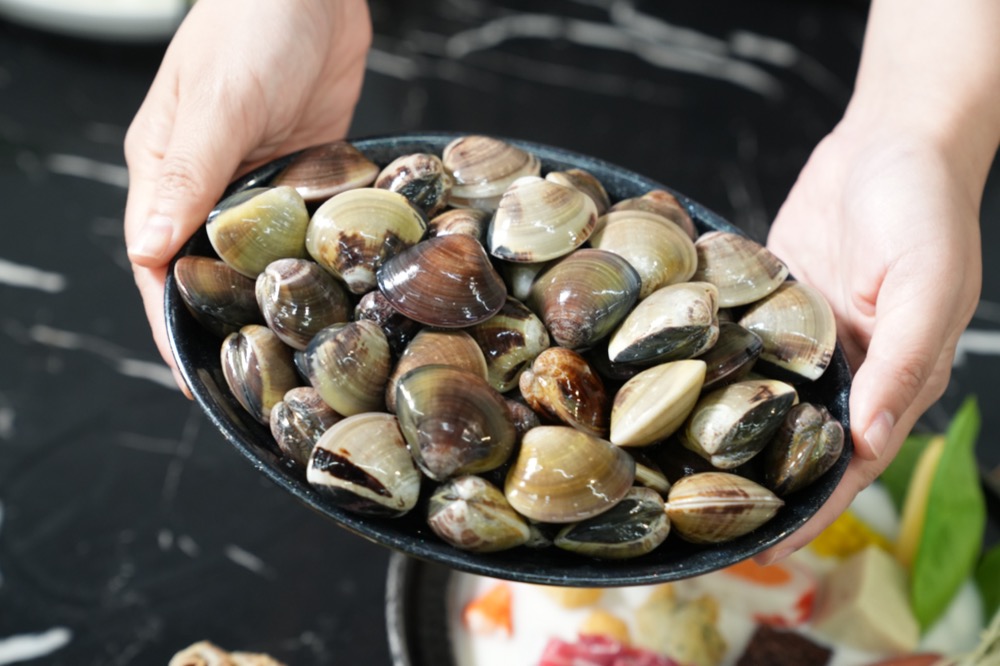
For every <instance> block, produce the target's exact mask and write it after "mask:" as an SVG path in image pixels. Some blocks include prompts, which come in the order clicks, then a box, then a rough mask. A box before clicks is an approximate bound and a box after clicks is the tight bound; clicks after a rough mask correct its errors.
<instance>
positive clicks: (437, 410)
mask: <svg viewBox="0 0 1000 666" xmlns="http://www.w3.org/2000/svg"><path fill="white" fill-rule="evenodd" d="M396 413H397V416H398V418H399V425H400V429H401V430H402V431H403V437H405V438H406V443H407V445H408V446H409V449H410V453H411V454H412V455H413V458H414V460H416V463H417V465H418V466H419V467H420V469H421V470H423V472H424V473H425V474H426V475H427V476H429V477H431V478H432V479H435V480H437V481H443V480H444V479H447V478H450V477H452V476H457V475H462V474H477V473H479V472H486V471H489V470H491V469H494V468H496V467H499V466H500V465H502V464H503V463H504V462H506V461H507V458H509V457H510V453H511V451H512V450H513V448H514V444H515V442H516V440H517V431H516V430H515V428H514V423H513V421H512V419H511V415H510V410H509V409H508V408H507V403H506V402H505V401H504V398H503V396H501V395H500V394H499V393H497V392H496V391H494V390H493V389H492V388H490V385H489V384H487V383H486V380H485V379H483V378H482V377H480V376H478V375H474V374H472V373H471V372H468V371H467V370H462V369H460V368H453V367H450V366H446V365H424V366H420V367H418V368H416V369H414V370H411V371H410V372H408V373H406V374H405V375H403V376H402V378H400V380H399V383H398V384H397V385H396Z"/></svg>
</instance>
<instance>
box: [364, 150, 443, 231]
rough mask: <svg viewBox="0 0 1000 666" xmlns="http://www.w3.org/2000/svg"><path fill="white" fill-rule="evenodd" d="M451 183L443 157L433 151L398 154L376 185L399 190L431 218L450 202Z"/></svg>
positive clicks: (378, 178) (381, 174) (395, 190)
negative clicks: (433, 153) (399, 155)
mask: <svg viewBox="0 0 1000 666" xmlns="http://www.w3.org/2000/svg"><path fill="white" fill-rule="evenodd" d="M451 183H452V181H451V176H449V175H448V173H447V172H446V171H445V168H444V164H442V163H441V158H440V157H438V156H437V155H432V154H430V153H412V154H410V155H403V156H401V157H397V158H396V159H395V160H393V161H392V162H390V163H389V165H388V166H387V167H386V168H384V169H382V171H381V172H380V173H379V175H378V177H377V178H376V179H375V187H378V188H381V189H384V190H389V191H390V192H399V193H400V194H402V195H403V196H404V197H406V198H407V199H408V200H409V201H410V203H411V204H413V205H414V206H416V207H417V208H419V209H420V210H422V211H423V212H424V214H426V215H427V216H428V217H433V216H434V215H437V214H438V213H439V212H441V211H442V210H444V207H445V206H447V205H448V192H449V191H450V190H451Z"/></svg>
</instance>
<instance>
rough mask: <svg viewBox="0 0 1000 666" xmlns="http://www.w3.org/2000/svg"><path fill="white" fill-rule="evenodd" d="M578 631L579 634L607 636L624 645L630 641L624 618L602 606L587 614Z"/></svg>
mask: <svg viewBox="0 0 1000 666" xmlns="http://www.w3.org/2000/svg"><path fill="white" fill-rule="evenodd" d="M578 631H579V632H580V633H581V634H596V635H597V636H608V637H610V638H613V639H615V640H616V641H618V642H619V643H622V644H624V645H630V644H631V643H632V638H631V636H629V632H628V624H627V623H626V622H625V620H623V619H621V618H620V617H618V616H617V615H615V614H614V613H610V612H608V611H606V610H604V609H602V608H598V609H596V610H594V611H593V612H592V613H591V614H590V615H588V616H587V617H586V619H584V621H583V622H582V623H581V624H580V628H579V630H578Z"/></svg>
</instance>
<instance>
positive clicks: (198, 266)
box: [174, 256, 264, 338]
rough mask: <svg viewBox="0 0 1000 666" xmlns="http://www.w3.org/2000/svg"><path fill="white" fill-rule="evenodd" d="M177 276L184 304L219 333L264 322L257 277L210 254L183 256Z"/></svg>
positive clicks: (176, 267)
mask: <svg viewBox="0 0 1000 666" xmlns="http://www.w3.org/2000/svg"><path fill="white" fill-rule="evenodd" d="M174 279H175V280H176V283H177V291H178V292H179V293H180V295H181V299H182V300H183V301H184V305H186V306H187V308H188V310H189V311H190V312H191V314H192V315H194V318H195V319H197V320H198V322H199V323H200V324H201V325H202V326H204V327H205V328H207V329H208V330H210V331H212V332H213V333H215V334H216V335H218V336H219V337H223V338H224V337H226V336H227V335H229V334H230V333H235V332H236V331H238V330H240V329H241V328H242V327H243V326H246V325H247V324H263V323H264V317H263V316H262V315H261V313H260V308H258V307H257V299H256V297H255V295H254V281H253V280H252V279H250V278H248V277H246V276H245V275H241V274H240V273H238V272H237V271H235V270H233V269H232V268H230V267H229V266H228V265H227V264H226V262H224V261H222V260H220V259H212V258H210V257H195V256H188V257H181V258H180V259H178V260H177V262H176V263H175V264H174Z"/></svg>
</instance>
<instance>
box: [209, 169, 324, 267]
mask: <svg viewBox="0 0 1000 666" xmlns="http://www.w3.org/2000/svg"><path fill="white" fill-rule="evenodd" d="M308 226H309V212H308V211H307V210H306V204H305V202H304V201H303V200H302V197H301V196H299V193H298V192H296V191H295V189H294V188H291V187H270V188H269V187H257V188H251V189H248V190H244V191H243V192H238V193H236V194H233V195H231V196H229V197H227V198H226V199H223V200H222V201H221V202H220V203H219V205H218V206H216V207H215V209H214V210H213V211H212V212H211V213H210V214H209V216H208V221H207V223H206V224H205V231H206V232H207V233H208V239H209V241H210V242H211V243H212V247H213V248H214V249H215V252H216V253H217V254H218V255H219V258H220V259H222V260H223V261H224V262H226V263H227V264H229V266H230V267H232V268H233V269H234V270H236V271H237V272H239V273H242V274H243V275H246V276H247V277H250V278H256V277H257V276H258V275H260V273H261V271H263V270H264V269H265V268H266V267H267V265H268V264H269V263H271V262H272V261H275V260H277V259H285V258H289V257H291V258H298V257H305V256H306V249H305V238H306V228H307V227H308Z"/></svg>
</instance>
